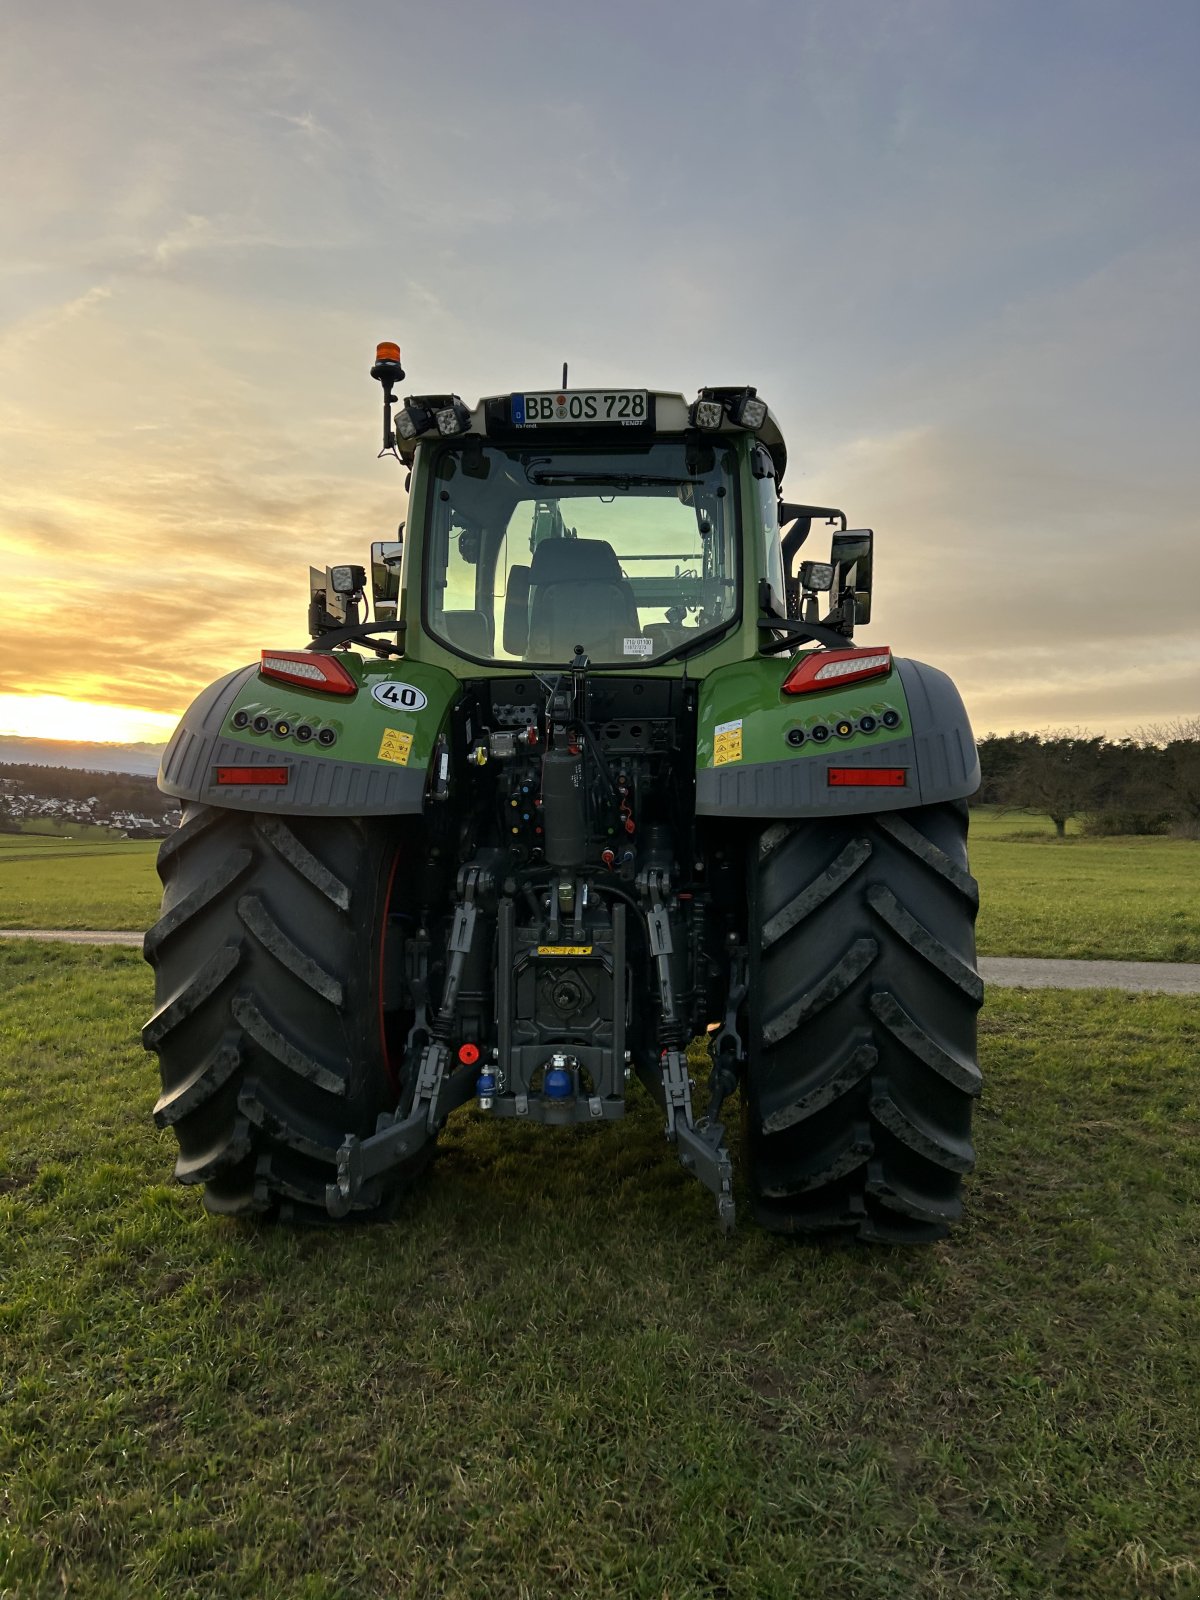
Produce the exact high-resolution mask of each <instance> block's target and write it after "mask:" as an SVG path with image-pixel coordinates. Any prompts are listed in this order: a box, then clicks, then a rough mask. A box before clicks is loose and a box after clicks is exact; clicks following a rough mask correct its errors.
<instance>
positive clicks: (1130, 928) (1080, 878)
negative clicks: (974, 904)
mask: <svg viewBox="0 0 1200 1600" xmlns="http://www.w3.org/2000/svg"><path fill="white" fill-rule="evenodd" d="M971 866H972V870H973V871H974V873H975V875H976V877H977V878H978V879H979V894H980V912H979V928H978V937H979V949H980V952H981V953H982V954H984V955H992V956H1093V957H1108V958H1110V959H1113V960H1121V959H1124V960H1129V961H1200V842H1197V841H1195V840H1190V839H1189V840H1185V839H1164V838H1154V837H1129V838H1115V839H1088V838H1083V837H1081V836H1080V835H1079V834H1078V833H1077V832H1076V831H1073V830H1072V829H1071V828H1069V829H1068V836H1067V838H1066V839H1056V838H1055V837H1054V828H1053V824H1052V823H1051V822H1050V819H1049V818H1048V817H1038V816H1030V815H1028V814H1026V813H1021V812H997V811H994V810H992V809H991V808H984V807H980V808H978V809H976V810H975V811H972V813H971Z"/></svg>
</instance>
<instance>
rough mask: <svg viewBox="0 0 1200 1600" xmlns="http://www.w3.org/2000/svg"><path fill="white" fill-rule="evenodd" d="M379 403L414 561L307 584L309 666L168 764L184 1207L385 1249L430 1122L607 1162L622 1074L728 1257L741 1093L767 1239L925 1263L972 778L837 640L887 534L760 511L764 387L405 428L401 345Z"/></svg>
mask: <svg viewBox="0 0 1200 1600" xmlns="http://www.w3.org/2000/svg"><path fill="white" fill-rule="evenodd" d="M372 374H373V376H374V377H376V378H377V379H379V380H380V382H381V383H382V385H383V394H384V452H381V454H382V453H385V452H386V453H390V454H394V455H396V456H398V457H399V459H400V461H401V462H402V463H403V464H404V465H405V466H406V467H407V470H408V476H407V480H406V486H407V488H408V490H409V507H408V518H407V524H406V525H402V526H401V530H400V532H401V535H402V537H399V538H397V539H395V540H393V541H385V542H380V543H377V544H376V545H374V546H373V547H372V554H371V571H370V579H369V580H368V574H367V572H366V570H365V569H364V568H363V567H358V566H332V567H328V568H325V569H324V570H321V571H316V570H315V569H314V571H313V573H312V580H311V589H312V599H311V605H310V610H309V633H310V635H311V642H310V643H308V644H307V645H305V646H303V647H301V648H288V649H267V650H264V651H263V652H262V657H261V660H260V661H259V662H257V663H255V664H254V665H252V666H247V667H242V668H241V669H240V670H238V671H236V672H232V673H230V674H229V676H228V677H225V678H223V679H221V680H220V681H219V682H217V683H215V684H213V685H212V687H211V688H209V689H207V690H205V692H204V693H203V694H201V695H200V696H199V697H198V699H197V700H196V701H195V702H194V704H193V705H192V706H191V708H190V709H189V711H188V712H187V714H186V715H185V716H184V718H183V721H182V722H181V724H180V726H179V728H178V730H177V731H176V733H175V735H174V736H173V738H172V740H171V742H170V744H169V745H168V747H167V751H166V754H165V756H164V758H163V764H162V772H161V775H160V779H159V783H160V786H161V788H162V789H163V790H164V791H165V792H166V793H168V794H171V795H175V796H177V797H178V798H179V800H180V801H181V802H182V804H183V808H184V809H183V821H182V824H181V826H180V827H179V829H178V831H177V832H176V833H175V834H174V835H173V836H172V837H171V838H169V839H168V840H167V841H166V842H165V844H164V845H163V847H162V851H161V853H160V856H159V873H160V875H161V877H162V880H163V885H164V895H163V909H162V915H161V917H160V919H159V921H158V922H157V923H156V924H155V926H154V927H153V928H152V929H151V930H150V932H149V933H148V934H147V935H146V943H145V952H146V958H147V960H148V961H149V962H150V963H151V965H152V966H153V968H154V971H155V978H156V989H157V995H156V1010H155V1013H154V1015H153V1017H152V1018H151V1019H150V1021H149V1022H148V1023H147V1024H146V1027H145V1029H144V1040H145V1044H146V1047H147V1048H148V1049H150V1050H153V1051H156V1052H157V1054H158V1057H159V1063H160V1067H161V1073H162V1084H163V1091H162V1096H161V1098H160V1099H159V1101H158V1105H157V1107H156V1110H155V1117H156V1120H157V1122H158V1124H159V1126H160V1127H171V1128H173V1129H174V1131H175V1134H176V1135H177V1137H178V1141H179V1158H178V1161H177V1164H176V1168H175V1173H176V1176H177V1178H178V1179H179V1180H180V1181H181V1182H184V1183H195V1184H203V1185H204V1198H205V1203H206V1204H207V1206H208V1207H209V1208H210V1209H211V1210H212V1211H215V1212H222V1213H232V1214H234V1215H239V1216H242V1215H251V1214H265V1215H268V1216H279V1217H283V1218H291V1219H295V1220H303V1219H309V1220H316V1219H318V1218H321V1219H326V1218H333V1219H343V1218H344V1219H356V1218H369V1217H372V1216H385V1215H391V1214H394V1208H395V1205H396V1203H397V1199H398V1197H399V1196H400V1195H401V1194H402V1193H403V1191H404V1190H405V1189H406V1188H407V1187H408V1186H409V1185H410V1184H412V1182H413V1181H414V1180H415V1179H416V1178H417V1177H419V1175H420V1174H421V1173H422V1172H423V1171H424V1170H425V1168H426V1167H427V1166H428V1164H429V1162H430V1160H431V1159H432V1156H433V1154H434V1149H435V1145H436V1141H437V1138H438V1134H439V1131H440V1130H441V1128H442V1127H443V1126H444V1124H445V1122H446V1119H447V1117H448V1116H449V1114H450V1112H451V1111H453V1110H454V1109H455V1108H457V1107H461V1106H464V1105H466V1104H468V1103H473V1104H474V1105H475V1106H476V1107H477V1108H478V1113H479V1114H480V1115H483V1116H488V1117H494V1118H500V1119H505V1118H508V1119H513V1120H516V1121H518V1122H527V1123H543V1124H549V1125H551V1126H563V1125H577V1124H580V1123H592V1122H619V1121H620V1119H621V1117H622V1115H623V1114H624V1111H625V1104H626V1092H627V1085H628V1083H629V1080H630V1078H631V1075H632V1074H633V1073H636V1074H637V1076H638V1077H639V1079H640V1080H641V1081H642V1082H643V1083H644V1084H645V1085H646V1087H647V1088H648V1089H649V1091H650V1092H651V1094H652V1095H653V1096H654V1097H655V1098H656V1099H657V1101H658V1103H659V1105H660V1106H661V1107H662V1112H663V1116H664V1119H665V1131H666V1136H667V1139H668V1140H669V1141H671V1143H672V1144H673V1145H674V1147H675V1149H676V1151H677V1153H678V1157H679V1160H680V1161H681V1163H682V1164H683V1166H684V1168H685V1169H686V1170H687V1171H688V1172H690V1173H691V1174H693V1175H694V1176H695V1177H696V1178H698V1179H699V1180H700V1182H701V1183H703V1184H704V1185H705V1186H706V1187H707V1188H709V1189H710V1190H711V1191H712V1193H713V1195H714V1196H715V1197H716V1204H717V1211H718V1216H719V1219H720V1221H721V1223H722V1225H723V1226H725V1227H727V1228H728V1227H730V1226H732V1223H733V1217H734V1183H733V1172H732V1167H731V1161H730V1155H729V1151H728V1148H727V1146H726V1142H725V1135H724V1126H723V1123H722V1120H721V1118H722V1110H723V1107H724V1104H725V1101H726V1100H727V1098H728V1097H729V1096H730V1095H731V1094H733V1093H734V1091H736V1092H737V1094H738V1096H739V1099H740V1105H741V1112H742V1117H743V1125H744V1127H743V1139H742V1145H741V1149H742V1162H743V1165H744V1184H745V1190H746V1193H747V1198H748V1201H749V1204H750V1207H751V1209H752V1211H753V1214H754V1217H755V1218H756V1219H757V1221H758V1222H759V1223H760V1224H761V1225H762V1226H764V1227H766V1228H769V1229H772V1230H775V1231H778V1232H785V1233H807V1232H810V1231H820V1232H822V1233H828V1232H830V1231H833V1232H842V1233H845V1234H849V1235H852V1236H856V1237H858V1238H860V1239H868V1240H878V1241H883V1242H903V1241H922V1240H929V1239H936V1238H939V1237H941V1236H942V1235H943V1234H945V1232H946V1230H947V1227H948V1226H949V1224H951V1223H952V1222H953V1221H954V1220H955V1219H956V1218H957V1217H958V1216H959V1215H960V1212H961V1207H962V1200H961V1185H962V1176H963V1174H964V1173H965V1172H968V1171H969V1170H970V1168H971V1165H972V1159H973V1151H972V1145H971V1138H970V1124H971V1110H972V1102H973V1099H974V1097H975V1096H976V1095H977V1094H978V1092H979V1084H980V1078H979V1069H978V1065H977V1062H976V1012H977V1010H978V1008H979V1005H980V1003H981V1000H982V995H983V990H982V985H981V983H980V980H979V976H978V973H977V970H976V963H975V948H974V922H975V912H976V906H977V899H978V897H977V892H976V887H975V883H974V880H973V879H972V878H971V876H970V874H969V871H968V866H967V850H966V833H967V808H966V803H965V801H966V797H967V796H968V795H970V794H971V793H972V792H973V791H974V789H975V788H976V786H977V784H978V781H979V765H978V759H977V756H976V751H975V744H974V741H973V739H972V735H971V730H970V726H969V724H968V722H967V718H966V715H965V713H964V710H963V706H962V702H961V700H960V699H959V696H958V694H957V692H956V690H955V689H954V686H953V685H952V684H951V682H950V680H949V679H948V678H947V677H946V676H945V675H944V674H943V673H941V672H938V671H936V670H935V669H934V668H932V667H928V666H925V665H923V664H921V663H920V662H917V661H910V660H902V659H899V658H897V657H893V655H892V653H891V651H890V650H889V649H888V648H887V646H885V645H867V646H863V645H856V644H854V643H853V637H854V630H855V627H856V626H860V625H863V624H865V623H867V622H868V621H869V620H870V613H871V582H872V544H873V538H872V534H871V533H870V531H868V530H855V529H848V528H847V526H846V518H845V516H844V514H843V513H842V512H841V511H839V510H837V509H836V508H833V507H829V506H810V505H796V504H791V503H789V502H787V501H785V500H783V499H782V498H781V485H782V482H783V476H784V468H785V463H786V452H785V448H784V442H783V438H782V436H781V434H780V431H779V428H778V426H777V424H776V421H775V419H774V417H773V416H772V414H771V412H770V411H769V410H768V408H767V406H766V404H765V402H764V401H763V400H761V399H760V398H759V397H758V395H757V394H756V392H755V390H754V389H753V388H750V387H731V388H705V389H702V390H701V391H700V393H699V395H698V397H697V399H696V400H695V401H693V402H692V403H691V404H690V405H689V404H688V403H687V402H686V401H685V400H684V399H683V398H682V397H681V396H679V395H676V394H667V393H660V392H656V391H651V390H645V389H584V390H581V389H570V388H568V387H567V383H566V373H565V370H564V374H563V377H564V381H563V384H562V387H561V389H558V390H555V391H546V392H537V393H533V392H526V393H520V394H504V395H499V396H497V397H495V398H491V399H485V400H482V401H481V402H480V403H479V404H478V405H477V406H475V407H474V408H473V409H472V408H471V407H469V406H467V405H465V404H464V403H463V401H462V400H461V399H459V397H458V396H457V395H453V394H429V395H422V396H418V397H411V398H408V399H405V400H403V401H400V400H399V399H398V398H397V397H396V394H395V385H396V384H397V383H398V382H399V381H400V380H402V379H403V377H404V372H403V370H402V368H401V365H400V351H399V349H398V348H397V347H396V346H394V345H381V346H380V347H379V351H378V356H377V360H376V363H375V365H374V367H373V368H372ZM814 522H822V523H826V524H828V525H829V528H830V534H831V550H830V553H829V559H828V560H803V561H800V560H798V556H799V553H800V549H801V546H802V545H803V544H804V542H805V539H806V538H807V536H808V533H809V530H810V528H811V526H812V524H813V523H814ZM368 591H370V594H371V604H370V606H368V602H367V594H368ZM368 613H369V614H368ZM705 1037H707V1040H708V1043H709V1050H710V1062H711V1065H710V1069H709V1071H708V1074H707V1080H706V1084H705V1099H704V1103H703V1104H701V1103H699V1102H698V1100H697V1099H696V1098H695V1097H696V1086H695V1084H694V1083H693V1081H692V1078H691V1075H690V1071H689V1050H690V1049H693V1041H695V1040H696V1039H697V1038H705Z"/></svg>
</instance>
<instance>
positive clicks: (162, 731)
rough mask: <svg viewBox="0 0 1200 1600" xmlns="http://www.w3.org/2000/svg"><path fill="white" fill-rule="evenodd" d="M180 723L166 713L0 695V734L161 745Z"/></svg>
mask: <svg viewBox="0 0 1200 1600" xmlns="http://www.w3.org/2000/svg"><path fill="white" fill-rule="evenodd" d="M178 721H179V718H178V716H176V715H174V714H173V713H172V712H167V711H146V710H143V709H142V708H141V707H139V706H109V705H97V704H94V703H92V702H91V701H88V700H71V699H68V698H67V696H66V695H61V694H0V734H15V735H16V736H17V737H19V738H22V739H68V740H78V741H79V742H81V743H84V744H161V743H162V742H163V741H164V740H166V739H168V738H170V736H171V734H172V733H173V732H174V730H175V725H176V723H177V722H178Z"/></svg>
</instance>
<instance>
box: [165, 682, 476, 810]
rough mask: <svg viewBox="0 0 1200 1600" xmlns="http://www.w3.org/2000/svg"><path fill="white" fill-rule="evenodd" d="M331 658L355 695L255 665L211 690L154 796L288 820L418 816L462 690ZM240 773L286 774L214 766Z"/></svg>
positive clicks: (175, 741) (175, 738) (182, 730)
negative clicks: (260, 779) (247, 777)
mask: <svg viewBox="0 0 1200 1600" xmlns="http://www.w3.org/2000/svg"><path fill="white" fill-rule="evenodd" d="M338 660H339V661H340V662H341V663H342V664H343V665H344V666H345V667H346V668H347V669H348V670H349V671H350V673H351V674H352V676H353V677H354V678H355V679H356V681H357V684H358V688H357V690H356V692H355V693H354V694H353V695H348V696H334V695H330V694H327V693H323V692H319V691H317V690H313V689H305V688H301V687H299V686H296V685H293V684H290V683H281V682H278V681H276V680H272V679H268V678H265V677H263V676H262V675H261V674H260V672H259V670H258V667H257V665H254V666H248V667H241V668H239V669H238V670H237V671H236V672H230V673H228V674H227V675H226V676H225V677H224V678H220V679H218V680H217V682H216V683H213V684H210V685H209V687H208V688H207V689H205V690H203V692H202V693H201V694H199V695H197V697H196V699H195V700H193V702H192V704H191V705H190V706H189V707H188V709H187V711H186V712H185V713H184V715H183V718H182V720H181V721H180V724H179V726H178V727H177V728H176V730H175V732H174V734H173V735H172V737H171V740H170V743H169V744H168V745H167V748H166V750H165V751H164V753H163V758H162V765H161V767H160V768H159V774H158V786H159V788H160V789H161V790H162V791H163V793H164V794H170V795H176V796H177V797H178V798H179V799H181V800H199V801H202V802H204V803H205V804H206V805H214V806H227V807H229V808H231V809H233V810H239V811H257V812H278V813H280V814H283V815H288V816H311V817H333V816H353V817H366V816H384V815H404V814H412V813H416V812H420V811H421V810H423V808H424V803H425V790H426V783H427V779H428V776H429V769H430V766H431V765H432V762H433V759H434V754H435V751H436V749H437V746H438V740H439V737H440V736H441V733H442V729H443V726H444V724H445V723H446V720H447V718H448V716H449V713H450V711H451V709H452V707H453V705H454V703H455V701H456V700H457V699H458V696H459V693H460V690H461V685H460V684H459V682H458V680H457V679H456V678H454V677H453V676H452V675H451V674H450V673H448V672H445V671H443V670H442V669H441V668H440V667H435V666H431V665H429V664H428V663H421V662H416V661H409V660H407V659H400V660H389V661H379V660H374V659H371V660H368V659H366V658H364V657H362V656H357V655H353V654H350V653H348V652H347V653H342V654H339V656H338ZM235 719H236V721H235ZM264 720H265V724H266V725H265V726H263V723H264ZM256 723H258V725H259V726H258V728H256V727H255V724H256ZM322 734H324V739H326V740H328V741H329V742H328V743H324V742H322ZM239 767H240V768H246V767H250V768H282V769H284V770H285V771H286V777H285V778H284V779H282V780H281V781H279V780H277V781H276V782H273V783H262V784H256V783H231V782H223V781H222V769H224V768H239Z"/></svg>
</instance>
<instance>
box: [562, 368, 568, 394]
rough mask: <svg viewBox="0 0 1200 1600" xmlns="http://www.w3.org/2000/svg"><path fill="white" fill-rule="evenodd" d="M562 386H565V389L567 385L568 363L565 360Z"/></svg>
mask: <svg viewBox="0 0 1200 1600" xmlns="http://www.w3.org/2000/svg"><path fill="white" fill-rule="evenodd" d="M562 386H563V388H564V389H565V388H566V387H567V363H566V362H565V361H564V362H563V381H562Z"/></svg>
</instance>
